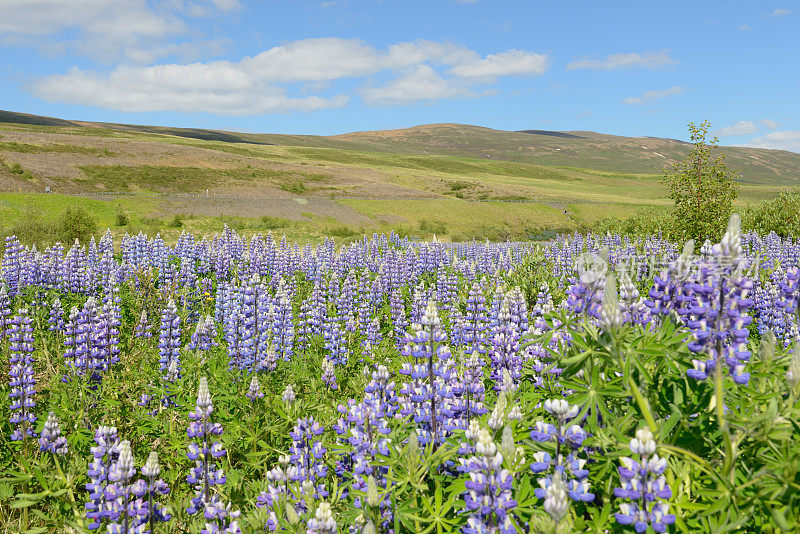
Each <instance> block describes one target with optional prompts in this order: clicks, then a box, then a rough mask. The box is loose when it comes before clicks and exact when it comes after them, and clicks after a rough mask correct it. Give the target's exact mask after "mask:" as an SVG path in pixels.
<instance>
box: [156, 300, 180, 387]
mask: <svg viewBox="0 0 800 534" xmlns="http://www.w3.org/2000/svg"><path fill="white" fill-rule="evenodd" d="M180 350H181V318H180V316H179V315H178V308H177V306H175V301H174V300H172V299H170V301H169V302H168V303H167V307H166V308H164V311H163V312H162V313H161V328H160V330H159V333H158V354H159V356H160V357H159V360H158V361H159V363H160V364H161V366H160V368H161V371H162V372H164V373H167V372H168V371H169V369H170V366H171V365H172V363H173V362H175V364H176V366H177V372H178V376H180V372H181V362H180Z"/></svg>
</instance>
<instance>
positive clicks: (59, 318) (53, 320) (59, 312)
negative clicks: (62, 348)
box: [47, 297, 65, 332]
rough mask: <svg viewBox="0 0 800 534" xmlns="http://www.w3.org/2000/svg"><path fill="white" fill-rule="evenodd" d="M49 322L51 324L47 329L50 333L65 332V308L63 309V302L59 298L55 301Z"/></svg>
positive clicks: (51, 308) (51, 307)
mask: <svg viewBox="0 0 800 534" xmlns="http://www.w3.org/2000/svg"><path fill="white" fill-rule="evenodd" d="M47 321H48V323H49V325H48V327H47V330H48V331H49V332H63V331H64V326H65V325H64V308H62V307H61V300H60V299H59V298H58V297H56V298H54V299H53V303H52V305H51V306H50V312H49V314H48V317H47Z"/></svg>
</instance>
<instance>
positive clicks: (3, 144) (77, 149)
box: [0, 141, 119, 157]
mask: <svg viewBox="0 0 800 534" xmlns="http://www.w3.org/2000/svg"><path fill="white" fill-rule="evenodd" d="M0 151H7V152H20V153H23V154H45V153H49V152H61V153H69V154H86V155H90V156H106V157H111V156H118V155H119V154H118V153H117V152H112V151H111V150H108V149H105V148H104V149H102V150H101V149H99V148H94V147H87V146H81V145H34V144H30V143H17V142H14V141H0Z"/></svg>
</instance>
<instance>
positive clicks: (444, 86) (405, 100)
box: [361, 65, 472, 106]
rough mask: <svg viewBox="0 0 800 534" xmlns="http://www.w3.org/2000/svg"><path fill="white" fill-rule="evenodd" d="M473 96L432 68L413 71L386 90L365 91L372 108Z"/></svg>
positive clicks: (395, 81) (418, 66)
mask: <svg viewBox="0 0 800 534" xmlns="http://www.w3.org/2000/svg"><path fill="white" fill-rule="evenodd" d="M471 95H472V93H471V92H470V91H469V89H467V88H466V87H464V86H463V85H459V84H458V83H457V82H454V81H452V80H445V79H444V78H442V77H441V76H439V75H438V74H437V73H436V71H434V70H433V68H431V67H430V66H429V65H417V66H416V67H412V68H410V69H409V70H408V71H407V72H406V73H405V74H403V75H402V76H400V77H399V78H397V79H395V80H392V81H391V82H390V83H388V84H387V85H384V86H382V87H365V88H363V89H362V90H361V97H362V98H363V99H364V102H366V103H367V104H369V105H371V106H397V105H403V104H411V103H414V102H419V101H434V100H442V99H445V98H458V97H466V96H471Z"/></svg>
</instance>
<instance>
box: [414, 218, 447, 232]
mask: <svg viewBox="0 0 800 534" xmlns="http://www.w3.org/2000/svg"><path fill="white" fill-rule="evenodd" d="M419 229H420V231H422V232H426V233H429V234H436V235H445V234H446V233H447V226H446V225H445V224H444V223H443V222H442V221H436V220H434V221H429V220H428V219H422V220H421V221H420V222H419Z"/></svg>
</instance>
